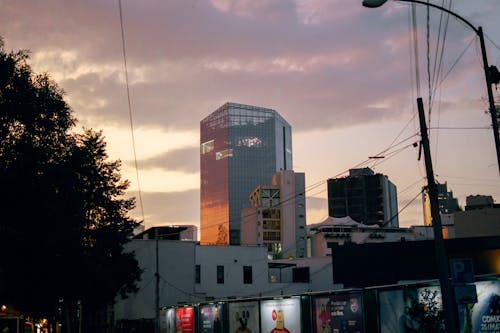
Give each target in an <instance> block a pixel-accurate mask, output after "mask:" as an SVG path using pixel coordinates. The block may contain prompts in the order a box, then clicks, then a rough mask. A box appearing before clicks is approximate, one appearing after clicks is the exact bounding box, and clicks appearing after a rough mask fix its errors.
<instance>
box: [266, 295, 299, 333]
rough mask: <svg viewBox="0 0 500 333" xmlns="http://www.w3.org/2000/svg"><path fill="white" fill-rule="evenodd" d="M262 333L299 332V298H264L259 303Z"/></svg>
mask: <svg viewBox="0 0 500 333" xmlns="http://www.w3.org/2000/svg"><path fill="white" fill-rule="evenodd" d="M260 313H261V318H260V323H261V327H262V331H261V332H262V333H300V332H301V329H300V325H301V322H300V314H301V312H300V298H299V297H293V298H284V299H273V300H265V301H261V303H260Z"/></svg>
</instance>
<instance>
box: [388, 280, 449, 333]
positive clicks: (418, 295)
mask: <svg viewBox="0 0 500 333" xmlns="http://www.w3.org/2000/svg"><path fill="white" fill-rule="evenodd" d="M378 298H379V309H380V332H381V333H395V332H399V333H413V332H418V331H419V330H420V326H421V325H422V324H421V318H423V317H424V316H423V313H419V310H418V309H421V311H428V313H427V314H426V315H425V320H428V321H430V322H432V321H434V322H435V325H437V326H439V325H443V323H442V322H440V321H439V320H433V317H434V318H437V316H438V312H439V311H441V307H442V302H441V293H440V291H439V287H435V286H432V287H422V288H405V289H400V290H388V291H381V292H380V293H379V296H378Z"/></svg>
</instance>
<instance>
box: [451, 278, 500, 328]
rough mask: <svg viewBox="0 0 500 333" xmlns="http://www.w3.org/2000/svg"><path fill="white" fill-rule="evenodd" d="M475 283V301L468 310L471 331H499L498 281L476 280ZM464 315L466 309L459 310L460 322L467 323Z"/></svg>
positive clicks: (499, 282)
mask: <svg viewBox="0 0 500 333" xmlns="http://www.w3.org/2000/svg"><path fill="white" fill-rule="evenodd" d="M475 285H476V290H477V303H476V304H474V305H473V306H472V308H471V310H470V312H469V315H470V321H471V323H472V332H473V333H500V281H483V282H476V283H475ZM466 306H467V305H466ZM461 309H464V308H461ZM466 316H467V312H466V311H463V310H462V311H460V312H459V317H460V319H461V322H462V323H467V321H466V320H464V319H465V318H466ZM462 327H464V326H462Z"/></svg>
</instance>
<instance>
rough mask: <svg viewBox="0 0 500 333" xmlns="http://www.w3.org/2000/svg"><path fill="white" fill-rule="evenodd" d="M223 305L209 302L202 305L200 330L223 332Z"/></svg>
mask: <svg viewBox="0 0 500 333" xmlns="http://www.w3.org/2000/svg"><path fill="white" fill-rule="evenodd" d="M222 322H223V321H222V305H221V304H209V305H201V306H200V332H202V333H222V329H223V325H222Z"/></svg>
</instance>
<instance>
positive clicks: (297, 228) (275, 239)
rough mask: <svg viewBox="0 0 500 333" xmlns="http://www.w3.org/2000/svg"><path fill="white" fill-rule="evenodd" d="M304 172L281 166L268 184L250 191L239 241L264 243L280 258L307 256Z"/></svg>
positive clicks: (269, 250)
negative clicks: (248, 206) (283, 168)
mask: <svg viewBox="0 0 500 333" xmlns="http://www.w3.org/2000/svg"><path fill="white" fill-rule="evenodd" d="M304 192H305V175H304V173H295V172H294V171H293V170H281V171H280V172H276V173H274V174H273V176H272V184H271V185H265V184H262V185H259V186H257V187H256V188H255V190H253V192H252V193H251V194H250V206H251V207H250V208H244V209H242V211H241V243H242V244H246V245H265V246H267V248H268V252H269V253H270V254H273V255H276V254H280V255H281V257H282V258H304V257H305V256H306V201H305V195H304Z"/></svg>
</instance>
